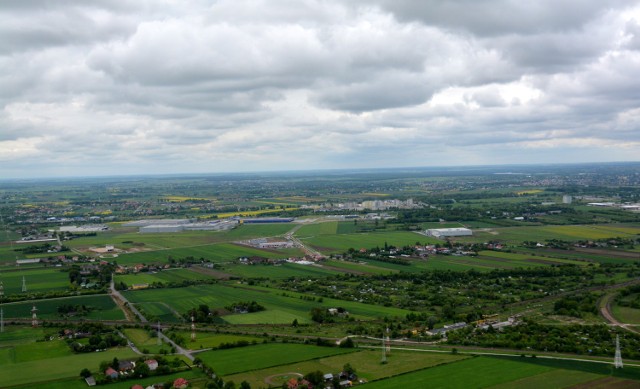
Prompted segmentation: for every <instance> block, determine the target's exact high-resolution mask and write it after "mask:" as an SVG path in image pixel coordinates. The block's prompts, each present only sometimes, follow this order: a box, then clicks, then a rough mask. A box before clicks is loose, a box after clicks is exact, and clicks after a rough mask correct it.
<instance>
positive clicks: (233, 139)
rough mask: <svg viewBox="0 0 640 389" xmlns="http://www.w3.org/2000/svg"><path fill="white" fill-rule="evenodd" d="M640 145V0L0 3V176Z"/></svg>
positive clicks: (318, 165)
mask: <svg viewBox="0 0 640 389" xmlns="http://www.w3.org/2000/svg"><path fill="white" fill-rule="evenodd" d="M638 160H640V1H632V0H625V1H618V0H607V1H602V0H592V1H588V0H536V1H522V0H486V1H478V0H458V1H445V0H413V1H410V0H367V1H362V0H343V1H340V0H269V1H267V0H255V1H250V0H219V1H204V0H202V1H198V0H194V1H178V0H135V1H131V0H112V1H100V0H92V1H86V0H56V1H44V0H23V1H3V2H0V178H22V177H25V178H27V177H28V178H31V177H48V176H100V175H130V174H176V173H215V172H244V171H273V170H307V169H309V170H311V169H313V170H315V169H341V168H349V169H351V168H377V167H417V166H428V167H433V166H458V165H493V164H535V163H545V164H546V163H576V162H609V161H638Z"/></svg>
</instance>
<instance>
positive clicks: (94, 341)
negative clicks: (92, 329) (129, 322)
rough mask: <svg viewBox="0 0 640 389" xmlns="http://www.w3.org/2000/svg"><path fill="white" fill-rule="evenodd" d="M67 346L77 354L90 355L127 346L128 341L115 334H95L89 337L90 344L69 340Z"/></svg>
mask: <svg viewBox="0 0 640 389" xmlns="http://www.w3.org/2000/svg"><path fill="white" fill-rule="evenodd" d="M67 344H68V345H69V347H70V348H71V350H73V352H76V353H89V352H93V351H96V350H106V349H108V348H110V347H116V346H122V347H124V346H126V345H127V341H126V339H124V338H121V337H119V336H118V335H117V334H116V333H114V332H107V333H93V334H91V335H89V343H88V344H83V343H80V342H79V341H77V340H76V339H67Z"/></svg>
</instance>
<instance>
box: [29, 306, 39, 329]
mask: <svg viewBox="0 0 640 389" xmlns="http://www.w3.org/2000/svg"><path fill="white" fill-rule="evenodd" d="M36 312H38V308H36V306H35V305H34V306H33V308H31V327H33V328H35V327H37V326H38V315H37V313H36Z"/></svg>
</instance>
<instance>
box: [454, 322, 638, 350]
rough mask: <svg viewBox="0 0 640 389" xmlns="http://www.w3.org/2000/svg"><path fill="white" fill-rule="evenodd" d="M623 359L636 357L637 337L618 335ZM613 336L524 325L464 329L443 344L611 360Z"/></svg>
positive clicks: (600, 329)
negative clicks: (599, 357)
mask: <svg viewBox="0 0 640 389" xmlns="http://www.w3.org/2000/svg"><path fill="white" fill-rule="evenodd" d="M620 335H621V336H620V348H621V350H622V357H623V358H633V359H636V358H639V357H640V335H636V334H633V333H630V332H625V333H624V334H620ZM615 339H616V332H615V331H614V330H612V329H611V328H610V327H608V326H606V325H601V324H598V325H592V326H583V325H579V324H571V325H565V326H557V325H544V324H539V323H536V322H533V321H525V322H523V323H522V324H520V325H516V326H511V327H505V328H503V329H502V330H501V331H497V330H495V329H493V328H492V327H489V329H487V330H481V329H474V328H472V327H467V328H465V329H462V330H457V331H451V332H448V333H447V343H448V344H452V345H462V346H479V347H499V348H510V349H516V350H536V351H549V352H567V353H574V354H583V355H601V356H609V357H610V356H612V355H613V354H614V351H615Z"/></svg>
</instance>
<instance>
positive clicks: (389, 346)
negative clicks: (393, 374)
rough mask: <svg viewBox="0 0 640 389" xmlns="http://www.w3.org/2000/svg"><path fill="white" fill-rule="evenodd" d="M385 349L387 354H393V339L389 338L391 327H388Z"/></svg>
mask: <svg viewBox="0 0 640 389" xmlns="http://www.w3.org/2000/svg"><path fill="white" fill-rule="evenodd" d="M384 349H385V352H386V353H387V354H391V340H390V339H389V327H387V339H386V344H385V347H384Z"/></svg>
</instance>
